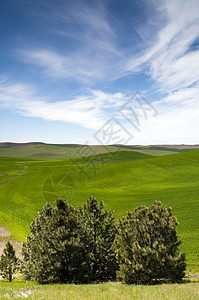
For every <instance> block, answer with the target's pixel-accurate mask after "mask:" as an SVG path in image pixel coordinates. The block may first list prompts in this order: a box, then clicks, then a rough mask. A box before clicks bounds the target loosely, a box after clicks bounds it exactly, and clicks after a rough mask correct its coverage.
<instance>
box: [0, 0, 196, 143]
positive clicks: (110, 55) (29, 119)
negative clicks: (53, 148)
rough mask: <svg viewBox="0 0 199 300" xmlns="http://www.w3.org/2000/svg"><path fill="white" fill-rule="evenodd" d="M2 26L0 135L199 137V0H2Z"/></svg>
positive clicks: (54, 139) (127, 139) (94, 139)
mask: <svg viewBox="0 0 199 300" xmlns="http://www.w3.org/2000/svg"><path fill="white" fill-rule="evenodd" d="M0 25H1V26H0V128H1V131H0V141H15V142H28V141H43V142H49V143H88V144H100V143H101V144H103V143H104V144H105V143H117V142H119V140H122V141H123V143H127V144H145V145H146V144H168V143H169V144H196V143H199V140H198V138H197V136H198V134H197V132H198V130H199V2H198V0H191V1H186V0H165V1H160V0H159V1H155V0H139V1H138V0H131V1H130V0H125V1H123V0H104V1H103V0H98V1H91V0H90V1H89V0H82V1H80V0H73V1H67V0H56V1H55V0H43V1H39V0H35V1H30V0H17V1H16V0H8V1H0ZM139 103H140V104H141V105H142V108H144V109H142V110H141V109H140V107H138V106H139V105H138V104H139ZM130 105H131V108H130ZM132 109H133V110H132ZM144 110H145V112H144ZM132 111H133V114H132ZM110 124H111V126H112V128H114V130H115V131H114V132H115V133H116V134H115V138H113V136H112V138H111V139H108V140H106V139H105V134H104V133H106V132H108V130H110V126H109V125H110ZM136 124H137V125H136ZM108 128H109V129H108ZM100 135H101V137H100V138H99V136H100ZM119 135H120V137H119Z"/></svg>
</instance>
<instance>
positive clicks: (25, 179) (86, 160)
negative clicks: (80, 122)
mask: <svg viewBox="0 0 199 300" xmlns="http://www.w3.org/2000/svg"><path fill="white" fill-rule="evenodd" d="M25 166H27V170H26V171H25V173H24V174H23V175H22V176H20V177H18V178H16V179H15V180H12V181H11V182H9V183H5V184H2V185H0V201H1V211H0V220H1V225H2V226H5V227H6V228H7V229H8V230H9V231H10V232H11V237H12V238H14V239H16V240H17V241H23V240H25V238H26V235H27V234H28V233H29V224H30V222H31V221H32V220H33V219H34V218H35V217H36V214H37V211H38V210H40V209H42V208H43V206H44V204H45V203H46V201H50V202H51V203H52V204H54V202H55V199H56V198H57V197H63V198H65V199H67V200H68V202H69V203H71V204H72V205H80V204H83V203H84V202H85V201H86V199H87V198H88V197H89V196H90V195H93V196H95V197H96V198H97V200H103V201H104V203H105V207H106V208H107V209H114V215H115V217H116V218H119V217H121V216H123V215H125V214H126V212H127V211H128V210H133V208H134V207H135V206H138V205H140V204H143V203H144V204H146V205H151V204H152V201H153V200H154V199H157V200H160V201H162V202H163V203H164V204H165V205H170V206H171V207H172V208H173V212H174V214H175V215H176V216H177V218H178V220H179V223H180V224H179V226H178V230H179V233H180V236H181V238H182V240H183V244H182V247H181V248H182V251H184V252H185V253H186V254H187V264H188V272H198V271H199V260H198V251H197V249H198V248H199V241H198V234H199V228H198V214H199V201H198V188H199V176H198V175H199V150H194V151H189V152H182V153H176V154H170V155H166V156H152V155H146V154H143V153H139V152H135V151H133V150H131V151H127V150H125V151H116V152H109V153H104V154H99V155H93V156H88V157H82V158H75V159H73V160H71V159H44V158H43V159H41V158H39V159H35V158H34V159H30V158H28V159H27V158H5V157H1V158H0V173H1V174H4V175H3V176H1V177H0V180H1V182H3V181H5V179H9V178H12V177H14V176H15V175H16V174H19V173H21V172H22V171H23V170H24V167H25Z"/></svg>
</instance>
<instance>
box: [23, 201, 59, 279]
mask: <svg viewBox="0 0 199 300" xmlns="http://www.w3.org/2000/svg"><path fill="white" fill-rule="evenodd" d="M52 211H53V208H52V206H51V204H50V203H49V202H47V203H46V205H45V207H44V209H43V210H42V211H39V212H38V214H37V218H36V220H35V221H33V222H31V225H30V231H31V235H28V236H27V241H26V242H25V243H23V245H22V255H23V261H22V272H23V273H24V275H25V279H26V280H34V279H35V272H36V268H37V264H36V262H37V261H38V257H39V249H40V247H41V245H40V242H41V237H40V235H41V232H42V230H43V226H44V224H45V223H46V222H47V221H48V220H49V219H50V218H51V217H52Z"/></svg>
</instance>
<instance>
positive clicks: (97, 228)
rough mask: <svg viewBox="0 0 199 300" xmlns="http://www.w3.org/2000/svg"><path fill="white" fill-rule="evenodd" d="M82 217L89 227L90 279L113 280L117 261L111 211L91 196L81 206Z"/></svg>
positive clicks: (113, 222)
mask: <svg viewBox="0 0 199 300" xmlns="http://www.w3.org/2000/svg"><path fill="white" fill-rule="evenodd" d="M82 213H83V219H84V223H85V224H86V226H87V228H90V232H89V234H90V235H91V239H92V244H91V248H90V251H91V254H92V274H91V280H92V281H105V280H113V279H115V278H116V270H117V263H116V258H115V252H114V250H113V249H112V245H113V241H114V239H115V235H116V225H115V219H114V217H113V211H109V210H106V209H104V203H103V201H101V202H100V203H99V204H98V202H97V200H96V199H95V198H93V197H90V199H88V200H87V203H86V204H85V205H84V207H83V211H82Z"/></svg>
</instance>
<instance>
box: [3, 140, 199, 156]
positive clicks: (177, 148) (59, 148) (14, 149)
mask: <svg viewBox="0 0 199 300" xmlns="http://www.w3.org/2000/svg"><path fill="white" fill-rule="evenodd" d="M198 147H199V146H198V145H189V146H188V145H186V146H181V145H163V146H160V145H153V146H136V145H135V146H124V145H110V146H103V145H99V146H96V145H93V146H86V145H78V144H77V145H75V144H45V143H40V142H29V143H10V142H3V143H0V157H21V158H42V159H43V158H44V159H45V158H46V159H70V158H76V157H84V156H90V155H97V154H101V153H109V152H115V151H118V150H119V151H121V150H123V151H134V152H139V153H143V154H148V155H153V156H164V155H169V154H175V153H180V152H186V151H190V150H193V149H195V148H198Z"/></svg>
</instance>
